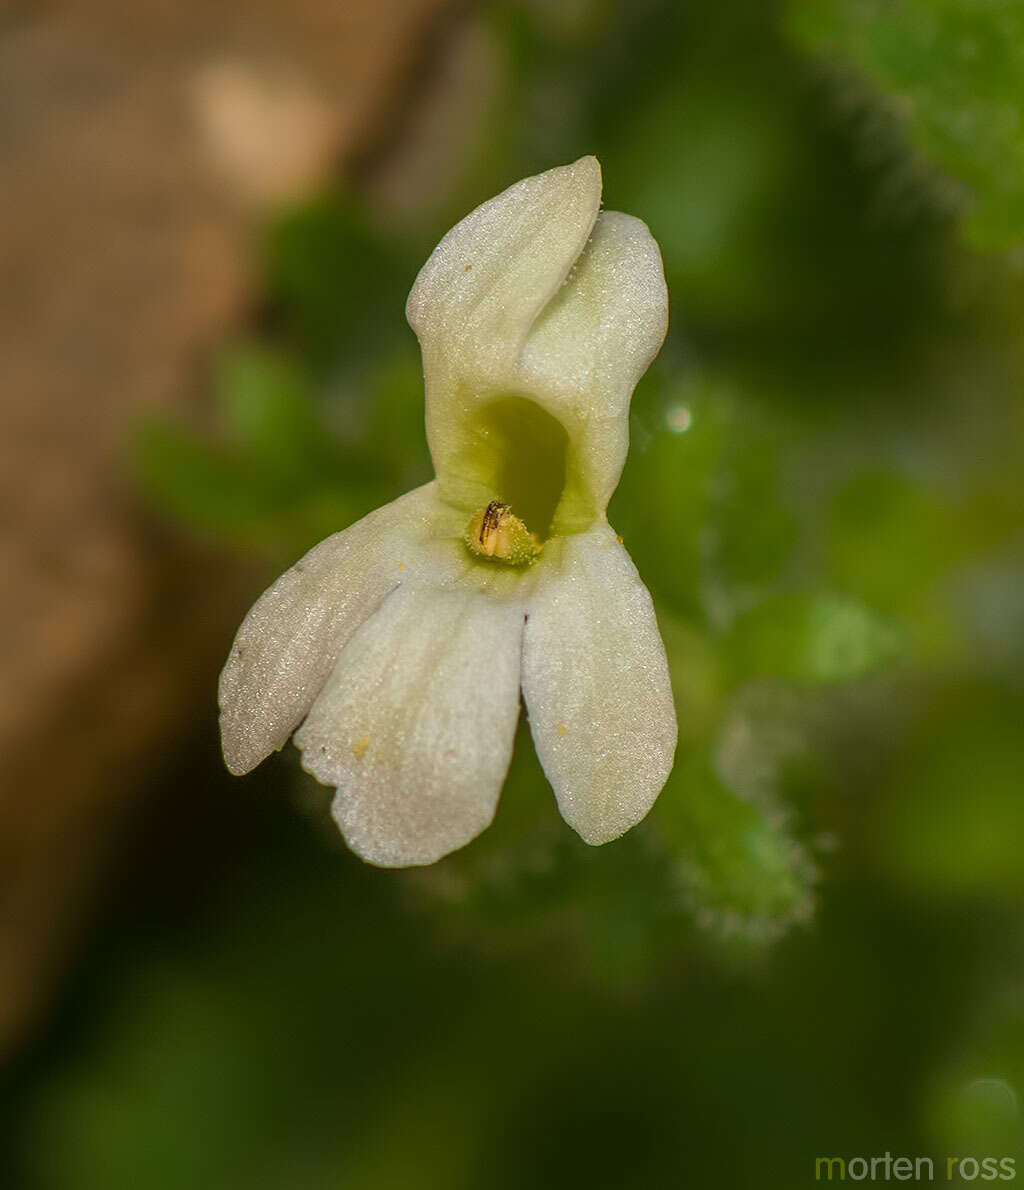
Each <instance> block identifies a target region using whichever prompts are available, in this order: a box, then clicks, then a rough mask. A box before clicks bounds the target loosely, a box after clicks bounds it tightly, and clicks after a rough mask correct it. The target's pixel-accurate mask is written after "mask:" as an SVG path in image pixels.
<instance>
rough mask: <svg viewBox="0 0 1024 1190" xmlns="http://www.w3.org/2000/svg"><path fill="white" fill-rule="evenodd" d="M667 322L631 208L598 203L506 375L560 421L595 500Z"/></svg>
mask: <svg viewBox="0 0 1024 1190" xmlns="http://www.w3.org/2000/svg"><path fill="white" fill-rule="evenodd" d="M667 330H668V290H667V289H666V287H665V274H664V271H663V268H662V263H661V253H660V251H659V250H658V245H657V243H655V240H654V237H653V236H652V235H651V233H650V231H648V229H647V225H646V224H645V223H643V222H642V221H641V220H639V219H634V218H633V216H632V215H623V214H620V213H619V212H618V211H603V212H602V213H601V215H600V216H599V217H598V220H597V223H596V224H595V225H594V231H593V234H592V236H591V238H590V241H589V242H588V244H587V246H586V248H585V249H584V251H583V253H582V255H581V256H580V258H579V260H578V261H577V262H576V265H575V267H574V268H573V270H572V273H571V274H570V276H569V279H568V281H567V282H566V284H565V285H564V286H563V287H562V288H561V289H560V290H559V292H558V293H557V294H556V295H555V296H554V297H553V298H552V299H551V301H550V302H549V303H548V304H547V306H545V308H544V310H543V311H542V312H541V314H540V316H539V317H538V318H537V320H536V322H535V323H534V324H533V327H532V329H531V331H530V334H529V336H528V338H527V340H526V345H525V348H524V350H523V353H522V357H521V359H520V362H519V366H518V369H517V375H516V378H515V382H514V386H515V388H516V389H517V390H518V391H521V392H526V393H529V394H531V395H532V394H537V399H538V400H539V402H540V403H541V404H542V405H543V407H544V408H545V409H546V410H547V411H548V412H549V413H551V414H553V415H554V416H555V417H557V418H558V419H559V421H561V422H562V424H563V425H565V426H566V428H567V429H568V431H569V434H570V436H571V437H572V438H573V440H574V442H575V443H576V451H577V455H578V457H579V465H580V466H581V467H582V468H583V469H584V472H585V473H584V475H583V477H582V478H583V481H584V483H585V484H586V486H587V487H588V489H590V491H591V493H592V498H593V500H594V503H595V504H596V507H597V508H599V509H601V510H603V509H604V508H605V507H606V505H607V503H608V500H609V498H610V497H611V494H612V492H613V491H614V490H615V486H616V484H617V483H618V480H619V475H620V473H621V471H622V465H623V463H624V462H625V460H626V451H627V449H628V446H629V422H628V417H627V415H628V412H629V401H630V397H631V396H632V395H633V389H634V388H635V387H636V384H637V381H638V380H639V379H640V377H641V376H643V374H644V373H645V372H646V371H647V369H648V367H649V366H650V364H651V361H652V360H653V359H654V357H655V356H656V355H657V354H658V351H659V350H660V348H661V344H662V342H663V341H664V339H665V333H666V331H667Z"/></svg>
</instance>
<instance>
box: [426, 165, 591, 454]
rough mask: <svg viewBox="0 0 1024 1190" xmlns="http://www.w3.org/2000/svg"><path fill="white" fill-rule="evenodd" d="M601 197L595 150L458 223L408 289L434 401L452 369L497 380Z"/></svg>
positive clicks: (577, 248) (576, 248)
mask: <svg viewBox="0 0 1024 1190" xmlns="http://www.w3.org/2000/svg"><path fill="white" fill-rule="evenodd" d="M600 202H601V167H600V166H599V165H598V163H597V160H596V158H594V157H581V158H580V160H579V161H576V162H574V163H573V164H572V165H564V166H560V167H558V168H556V169H550V170H548V171H547V172H546V173H542V174H538V175H537V176H536V177H532V178H524V179H523V180H522V181H520V182H516V184H515V185H514V186H510V187H509V188H508V189H507V190H505V191H503V192H502V193H501V194H499V195H497V196H496V197H495V198H492V199H490V200H489V201H488V202H485V203H484V204H483V205H482V206H479V207H477V208H476V210H475V211H472V212H471V213H470V214H469V215H467V216H466V218H465V219H463V220H462V221H461V222H460V223H458V224H456V226H455V227H453V228H452V230H451V231H450V232H448V234H447V235H446V236H445V237H444V239H443V240H442V241H441V242H440V244H438V246H437V247H436V248H435V249H434V251H433V253H432V254H431V256H430V258H429V260H428V261H427V263H426V264H425V265H424V266H423V268H422V269H421V270H420V273H419V276H418V277H417V278H416V283H415V285H414V286H413V288H412V292H411V293H410V294H409V301H408V304H407V306H406V316H407V317H408V319H409V323H410V325H411V326H412V328H413V330H414V331H415V332H416V334H417V336H418V338H419V341H420V346H421V347H422V348H423V357H424V368H425V372H426V380H427V400H428V434H430V433H431V424H430V422H431V409H430V403H431V402H432V400H433V399H434V396H435V392H436V393H437V394H438V396H439V397H443V395H444V389H445V388H446V387H447V385H448V384H450V383H451V380H452V378H454V377H459V376H462V377H472V378H473V379H474V380H475V381H476V382H478V383H481V384H482V383H486V382H487V381H488V380H491V381H495V380H497V382H498V383H500V382H501V380H502V379H503V378H505V377H507V375H508V371H509V369H510V368H511V367H512V366H513V365H514V363H515V361H516V360H517V359H518V356H519V353H520V351H521V350H522V346H523V343H524V341H525V339H526V335H527V333H528V332H529V329H530V327H531V326H532V325H533V321H534V319H535V318H536V317H537V315H538V314H539V313H540V311H541V310H542V309H543V308H544V306H545V305H547V303H548V301H549V300H550V299H551V297H552V296H553V295H554V293H555V292H556V291H557V290H558V288H559V286H560V285H561V284H562V282H563V281H564V280H565V278H566V275H567V273H568V272H569V269H570V268H571V267H572V264H573V261H575V260H576V258H577V257H578V256H579V254H580V252H581V251H582V250H583V246H584V245H585V244H586V242H587V237H588V236H589V235H590V232H591V230H592V228H593V226H594V220H595V219H596V218H597V212H598V207H599V206H600Z"/></svg>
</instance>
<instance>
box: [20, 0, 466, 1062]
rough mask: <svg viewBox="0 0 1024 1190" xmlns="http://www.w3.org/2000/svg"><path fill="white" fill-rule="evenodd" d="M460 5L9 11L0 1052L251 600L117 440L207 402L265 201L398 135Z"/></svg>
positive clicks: (68, 942) (86, 908)
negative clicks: (169, 510) (129, 477)
mask: <svg viewBox="0 0 1024 1190" xmlns="http://www.w3.org/2000/svg"><path fill="white" fill-rule="evenodd" d="M453 11H454V9H453V5H452V4H451V3H450V2H449V3H445V0H348V2H347V3H340V4H324V3H322V2H320V0H297V2H293V3H290V4H288V5H284V4H279V3H276V2H274V0H248V2H247V3H245V4H243V5H237V6H236V5H209V4H206V3H199V2H197V0H175V2H174V3H169V2H160V0H142V2H140V3H136V4H133V5H131V6H126V5H124V4H123V3H121V2H118V0H88V2H85V3H75V2H73V0H61V2H57V3H52V4H45V5H42V4H41V5H27V4H26V5H23V6H20V7H17V6H16V7H14V8H9V9H7V10H6V12H5V13H4V14H3V16H0V22H2V24H0V227H2V228H3V234H2V240H0V254H2V275H3V278H4V284H3V287H2V289H0V393H2V401H0V408H2V414H3V418H2V427H0V526H2V541H3V544H2V556H3V571H4V581H3V585H2V587H0V600H2V605H0V624H2V625H3V633H4V639H3V641H2V643H0V650H2V651H0V655H2V658H3V664H2V667H0V756H2V757H3V784H2V787H0V1050H2V1049H6V1048H10V1046H11V1044H12V1043H13V1042H14V1041H16V1040H17V1039H19V1038H21V1037H22V1036H24V1035H25V1032H26V1029H27V1026H28V1025H29V1023H30V1022H31V1021H32V1020H34V1019H38V1015H39V1012H40V1010H41V1009H42V1007H43V1006H44V1005H45V1003H46V998H47V994H48V991H49V990H50V989H52V987H53V986H54V983H55V980H56V978H57V976H58V975H59V973H60V971H61V970H62V969H63V967H64V965H65V964H66V962H67V960H68V958H69V953H70V951H71V949H73V942H74V939H75V938H76V937H77V936H78V933H79V928H80V925H81V923H82V921H83V919H84V918H85V917H86V916H87V915H88V914H89V913H90V912H91V909H92V906H93V905H94V904H95V900H96V896H97V893H98V890H99V889H100V888H101V887H102V880H101V879H100V876H101V873H102V871H103V868H104V859H105V857H106V856H107V855H108V854H109V852H110V849H111V846H112V844H113V841H114V840H115V839H116V838H117V837H118V835H119V833H120V832H121V831H122V830H123V826H124V823H125V821H126V816H127V815H128V813H129V812H130V810H131V808H132V807H131V802H132V800H133V798H134V797H135V796H136V791H137V790H138V788H139V787H140V783H141V782H142V781H143V779H144V778H145V776H146V775H147V773H148V772H150V771H152V770H153V769H154V767H156V766H158V765H159V764H160V762H161V758H162V757H165V756H166V754H167V752H168V750H172V749H174V748H175V746H176V745H177V743H178V742H179V741H180V739H181V736H182V733H183V732H184V731H185V729H186V727H187V724H188V721H189V720H190V718H194V717H195V715H196V714H197V713H199V712H198V710H197V708H199V709H202V708H204V707H206V706H207V705H208V704H209V709H210V711H211V713H212V709H213V708H212V700H213V688H214V681H215V676H216V671H217V668H218V666H219V663H220V660H221V652H222V649H223V646H224V641H225V639H226V638H227V637H228V636H230V632H231V630H232V628H233V626H234V622H235V620H236V618H237V616H238V615H239V614H240V612H241V611H242V610H243V608H244V605H245V604H246V603H247V602H248V600H249V597H250V596H251V594H252V591H251V583H250V582H249V581H247V580H246V581H241V580H240V576H239V574H238V573H236V572H235V571H233V570H232V568H231V565H230V563H229V562H228V561H227V560H226V559H225V558H224V557H223V556H213V555H210V556H206V555H204V554H203V553H202V552H201V551H200V550H199V548H198V547H193V546H188V545H186V544H184V543H181V542H174V541H170V540H168V539H167V538H166V536H165V535H164V534H163V533H162V531H161V530H160V529H159V528H158V527H157V526H154V525H153V524H150V523H148V522H147V521H146V518H145V516H144V514H142V513H141V512H140V511H139V509H138V508H137V506H136V504H135V503H134V502H133V500H132V497H131V494H130V493H129V492H128V491H126V488H125V482H124V479H123V474H124V471H123V467H122V466H121V465H120V460H121V455H122V452H123V450H124V441H125V436H126V434H127V432H128V430H129V429H130V427H131V425H132V423H133V422H134V421H135V420H137V419H138V418H139V417H141V416H143V415H145V414H147V413H151V412H153V411H163V410H173V409H182V408H184V407H185V406H187V405H189V404H190V403H193V404H194V403H195V402H197V401H199V400H201V393H202V385H201V377H202V375H203V367H204V363H205V361H206V359H207V358H208V353H209V351H210V349H211V347H212V346H213V345H214V344H215V343H217V342H218V341H220V340H222V339H223V337H224V336H225V334H227V333H229V332H230V331H231V329H232V328H233V327H236V326H238V325H240V324H241V323H243V322H244V320H245V318H246V315H247V310H248V309H249V306H250V302H251V293H250V288H249V283H248V282H249V279H248V278H247V275H246V262H247V240H248V237H249V235H250V233H251V231H252V228H253V226H254V223H255V221H256V219H257V218H258V216H259V214H260V212H261V211H263V210H264V209H266V208H267V206H268V205H270V204H273V203H276V202H279V201H281V200H283V199H287V198H289V197H292V196H295V195H299V194H301V193H303V192H305V191H307V190H309V189H310V188H312V187H314V186H315V185H316V184H317V183H318V182H319V181H320V180H322V179H323V178H324V177H325V176H326V175H327V174H328V173H330V172H332V171H338V170H345V169H346V168H349V167H350V166H351V164H352V163H353V162H355V161H356V160H359V159H365V158H366V156H367V154H368V153H370V152H371V151H372V150H373V147H374V146H375V145H378V144H381V143H384V142H387V141H389V140H390V139H393V135H394V134H395V131H396V129H397V128H399V127H400V126H401V123H402V119H403V112H406V111H408V110H409V108H410V106H415V105H410V96H411V95H412V94H413V82H414V80H415V79H416V76H417V67H418V64H419V62H420V61H421V57H422V54H423V51H424V47H425V46H426V45H427V44H428V42H429V41H430V40H431V38H433V37H435V36H436V35H437V32H438V29H439V28H441V27H443V26H444V24H445V22H446V21H448V20H449V19H450V17H451V15H452V12H453ZM382 178H383V184H384V185H385V186H387V187H390V188H391V190H392V191H394V190H395V188H396V181H395V177H394V174H393V172H392V173H390V174H389V173H388V172H387V171H385V172H384V173H383V174H382ZM398 189H399V190H400V189H401V186H400V185H398ZM183 792H184V793H185V796H187V791H183Z"/></svg>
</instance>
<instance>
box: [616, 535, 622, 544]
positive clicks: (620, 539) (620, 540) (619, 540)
mask: <svg viewBox="0 0 1024 1190" xmlns="http://www.w3.org/2000/svg"><path fill="white" fill-rule="evenodd" d="M615 540H616V541H617V542H618V543H619V545H622V538H621V537H620V536H619V535H618V533H616V534H615Z"/></svg>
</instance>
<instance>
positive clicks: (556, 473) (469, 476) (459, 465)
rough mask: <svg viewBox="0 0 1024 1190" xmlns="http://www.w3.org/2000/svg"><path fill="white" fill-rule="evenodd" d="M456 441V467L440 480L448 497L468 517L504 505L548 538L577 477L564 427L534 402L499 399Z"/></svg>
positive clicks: (466, 423)
mask: <svg viewBox="0 0 1024 1190" xmlns="http://www.w3.org/2000/svg"><path fill="white" fill-rule="evenodd" d="M453 437H454V438H455V439H456V442H457V446H456V448H455V450H454V452H453V456H452V461H451V465H450V466H449V467H448V468H446V469H445V471H444V473H443V477H442V478H441V479H440V480H439V487H440V491H441V494H442V496H443V497H444V498H445V499H446V500H448V501H450V502H451V503H453V504H455V505H457V506H458V507H459V508H463V509H465V510H467V511H474V510H476V509H479V508H480V507H481V506H482V505H484V504H487V503H488V502H489V501H491V500H500V501H502V503H504V504H507V505H508V506H509V507H510V508H511V509H512V511H513V512H514V513H515V514H516V516H518V517H520V518H521V519H522V520H523V521H524V522H525V523H526V525H527V527H528V528H529V529H530V530H531V531H532V532H535V533H537V534H538V536H539V537H540V538H541V539H543V538H545V537H547V536H548V532H549V530H550V528H551V524H552V521H553V519H554V516H555V510H556V509H557V508H558V506H559V504H560V502H561V501H562V499H563V492H564V491H565V489H566V483H567V474H569V473H571V460H570V457H569V452H570V445H569V436H568V434H567V433H566V431H565V427H564V426H563V425H562V423H561V422H559V421H558V420H557V419H556V418H554V417H552V416H551V414H550V413H547V412H545V410H544V409H542V408H541V407H540V406H539V405H538V404H536V403H535V402H534V401H529V400H526V399H525V398H523V397H498V398H496V399H495V400H493V401H488V402H487V403H486V404H484V405H480V406H479V407H478V408H477V409H475V410H474V411H473V412H472V413H471V414H470V415H469V416H468V417H466V418H465V419H463V420H462V421H461V422H459V423H457V424H456V425H454V426H453ZM591 515H592V514H591Z"/></svg>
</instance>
